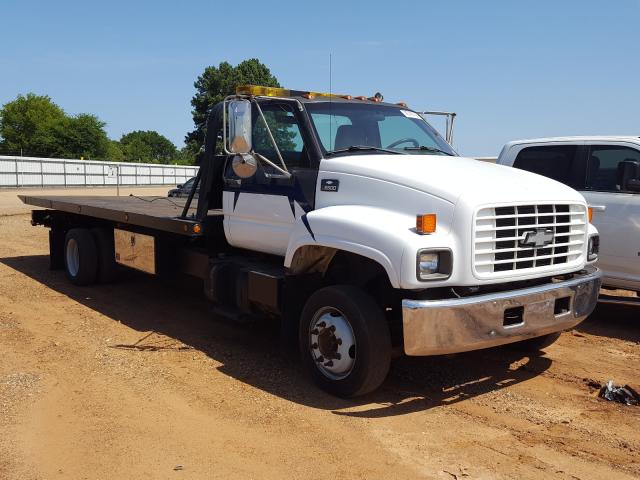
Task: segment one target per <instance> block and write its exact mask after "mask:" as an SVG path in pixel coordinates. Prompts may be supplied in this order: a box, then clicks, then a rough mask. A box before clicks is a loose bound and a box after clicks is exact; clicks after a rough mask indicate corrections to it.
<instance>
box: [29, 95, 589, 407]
mask: <svg viewBox="0 0 640 480" xmlns="http://www.w3.org/2000/svg"><path fill="white" fill-rule="evenodd" d="M217 143H218V145H219V146H218V148H216V144H217ZM220 143H221V144H222V145H220ZM221 150H222V151H221ZM199 161H200V165H201V168H200V171H199V173H198V176H197V178H196V181H195V182H194V185H193V189H192V194H191V195H190V196H189V198H187V199H185V200H183V199H179V202H181V203H179V204H178V206H179V208H178V207H177V206H176V204H175V202H173V203H169V202H167V201H166V200H160V199H152V198H147V199H138V198H133V197H125V198H119V197H111V198H104V197H101V198H97V197H62V198H58V197H49V196H47V197H33V196H31V197H29V196H25V197H22V199H23V201H24V202H25V203H27V204H30V205H34V206H38V207H45V208H46V210H35V211H34V212H33V214H32V221H33V224H34V225H36V224H41V225H45V226H47V227H49V228H50V229H51V231H50V253H51V266H52V268H64V269H65V270H66V274H67V276H68V277H69V279H70V280H71V281H72V282H74V283H75V284H77V285H89V284H92V283H95V282H100V281H112V280H113V279H114V278H115V275H116V273H117V269H118V268H120V266H125V267H131V268H136V269H139V270H143V271H145V272H148V273H150V274H154V275H160V276H176V275H181V274H188V275H191V276H194V277H197V278H200V279H201V280H202V285H203V290H204V293H205V295H206V296H207V298H208V299H209V300H210V301H211V302H212V304H213V305H214V306H215V308H216V309H217V311H218V312H220V313H221V314H225V315H227V316H229V317H230V318H235V319H239V320H243V321H244V320H247V319H250V318H251V317H253V316H256V315H260V316H265V315H266V316H268V317H272V318H273V319H274V321H279V322H280V324H281V329H282V332H283V338H285V339H296V341H297V343H298V346H299V349H300V352H301V358H302V361H303V362H304V364H305V365H306V366H307V367H308V369H309V371H310V373H311V375H312V377H313V378H314V380H315V381H316V383H317V384H318V385H319V386H320V387H321V388H323V389H325V390H326V391H328V392H331V393H333V394H335V395H339V396H344V397H348V396H355V395H360V394H364V393H367V392H370V391H372V390H374V389H375V388H377V387H378V386H379V385H380V384H381V383H382V381H383V380H384V378H385V377H386V375H387V372H388V370H389V365H390V361H391V358H392V352H403V353H404V354H406V355H440V354H449V353H456V352H464V351H469V350H476V349H481V348H487V347H493V346H497V345H503V344H508V343H514V342H521V344H522V345H523V346H527V347H529V348H542V347H544V346H545V345H548V344H550V343H552V342H553V341H554V340H555V339H556V338H557V337H558V335H559V333H560V332H561V331H563V330H566V329H570V328H572V327H574V326H575V325H577V324H578V323H580V322H581V321H582V320H583V319H585V318H586V317H587V316H588V315H589V314H590V313H591V312H592V310H593V308H594V306H595V304H596V301H597V298H598V291H599V287H600V273H599V271H598V270H597V269H596V268H595V267H593V265H592V264H593V262H594V261H595V260H596V258H597V252H596V251H595V250H594V245H597V241H594V239H596V237H597V231H596V229H595V228H594V227H593V226H592V225H591V224H590V223H589V219H588V211H587V205H586V203H585V201H584V198H583V197H582V196H581V195H580V194H579V193H577V192H576V191H574V190H572V189H571V188H569V187H567V186H564V185H561V184H559V183H557V182H554V181H552V180H549V179H547V178H544V177H541V176H539V175H535V174H531V173H528V172H524V171H519V170H516V169H512V168H507V167H501V166H497V165H491V164H486V163H483V162H477V161H475V160H472V159H465V158H460V157H459V156H458V155H457V154H456V153H455V151H454V150H453V148H452V147H451V146H450V145H449V144H448V143H447V142H446V141H445V139H443V138H442V137H441V136H440V135H439V134H438V133H437V132H436V131H435V130H434V129H433V128H432V127H431V126H430V125H429V124H428V123H427V122H426V121H425V120H424V119H423V118H422V117H421V116H420V115H419V114H418V113H417V112H415V111H414V110H411V109H410V108H408V107H407V106H406V105H404V104H391V103H385V102H383V101H382V99H381V98H380V97H379V96H375V97H370V98H366V97H355V98H353V97H351V96H349V95H336V94H323V93H316V92H307V91H292V90H285V89H280V88H268V87H258V86H243V87H239V88H238V90H237V94H236V95H233V96H231V97H228V98H227V99H226V100H225V101H224V102H221V103H220V104H218V105H216V106H215V107H214V108H213V109H212V110H211V113H210V115H209V120H208V126H207V139H206V145H205V149H204V153H203V155H202V157H201V158H200V160H199ZM196 191H198V192H199V196H198V199H197V201H195V200H194V198H193V196H194V193H195V192H196ZM145 200H146V201H145ZM172 201H173V199H172ZM176 321H179V319H176Z"/></svg>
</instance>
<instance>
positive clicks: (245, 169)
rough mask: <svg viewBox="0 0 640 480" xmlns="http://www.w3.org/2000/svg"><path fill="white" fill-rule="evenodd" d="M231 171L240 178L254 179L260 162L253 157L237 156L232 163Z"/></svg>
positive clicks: (247, 155)
mask: <svg viewBox="0 0 640 480" xmlns="http://www.w3.org/2000/svg"><path fill="white" fill-rule="evenodd" d="M231 169H232V170H233V173H235V174H236V175H237V176H238V177H240V178H249V177H253V176H254V175H255V174H256V170H258V161H257V160H256V158H255V157H254V156H253V155H250V154H243V155H236V156H235V157H233V160H232V161H231Z"/></svg>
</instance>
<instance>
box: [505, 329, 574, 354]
mask: <svg viewBox="0 0 640 480" xmlns="http://www.w3.org/2000/svg"><path fill="white" fill-rule="evenodd" d="M561 333H562V332H556V333H550V334H548V335H543V336H541V337H536V338H532V339H530V340H524V341H522V342H518V343H516V344H515V345H514V347H515V348H517V349H518V350H521V351H525V352H538V351H540V350H543V349H545V348H547V347H548V346H549V345H552V344H553V343H555V342H556V340H558V339H559V338H560V334H561Z"/></svg>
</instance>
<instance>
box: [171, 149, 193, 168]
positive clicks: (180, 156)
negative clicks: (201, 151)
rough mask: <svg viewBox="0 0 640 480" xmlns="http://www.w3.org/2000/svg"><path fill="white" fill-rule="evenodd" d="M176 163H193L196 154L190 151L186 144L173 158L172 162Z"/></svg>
mask: <svg viewBox="0 0 640 480" xmlns="http://www.w3.org/2000/svg"><path fill="white" fill-rule="evenodd" d="M173 163H176V164H178V165H195V163H196V154H195V153H193V152H192V151H191V149H190V148H189V146H188V145H185V146H184V147H182V148H181V149H180V150H178V153H177V155H176V157H175V159H174V162H173Z"/></svg>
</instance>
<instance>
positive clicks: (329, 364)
mask: <svg viewBox="0 0 640 480" xmlns="http://www.w3.org/2000/svg"><path fill="white" fill-rule="evenodd" d="M324 366H325V367H333V361H331V360H329V361H328V362H327V363H325V364H324Z"/></svg>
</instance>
